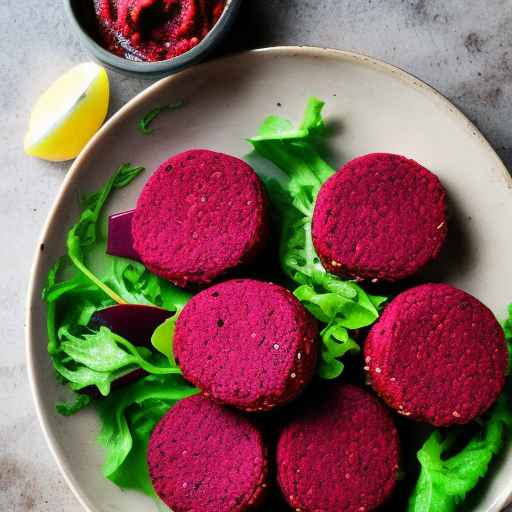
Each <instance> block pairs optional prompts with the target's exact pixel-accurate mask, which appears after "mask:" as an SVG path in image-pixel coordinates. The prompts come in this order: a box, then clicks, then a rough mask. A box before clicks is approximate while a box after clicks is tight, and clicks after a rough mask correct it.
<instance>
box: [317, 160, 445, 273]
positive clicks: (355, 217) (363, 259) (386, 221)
mask: <svg viewBox="0 0 512 512" xmlns="http://www.w3.org/2000/svg"><path fill="white" fill-rule="evenodd" d="M312 229H313V243H314V246H315V249H316V251H317V253H318V256H319V257H320V259H321V261H322V264H323V265H324V267H325V268H326V269H327V270H329V271H330V272H333V273H334V274H346V275H349V276H352V277H355V278H357V279H371V280H384V281H396V280H398V279H403V278H405V277H408V276H410V275H411V274H414V273H415V272H416V271H417V270H419V269H420V268H421V267H423V266H424V265H425V264H426V263H428V262H429V261H430V260H433V259H435V258H436V257H437V255H438V254H439V251H440V250H441V247H442V245H443V242H444V240H445V238H446V231H447V229H446V219H445V191H444V189H443V187H442V185H441V183H440V182H439V179H438V178H437V177H436V176H435V175H434V174H432V173H431V172H430V171H428V170H427V169H425V168H424V167H422V166H421V165H419V164H418V163H416V162H415V161H414V160H410V159H408V158H405V157H403V156H399V155H392V154H388V153H372V154H369V155H365V156H361V157H359V158H355V159H354V160H351V161H350V162H348V163H347V164H345V165H344V166H343V167H342V168H341V169H340V170H339V171H338V172H337V173H336V174H334V175H333V176H331V178H329V179H328V180H327V181H326V182H325V183H324V185H323V186H322V188H321V189H320V192H319V194H318V197H317V200H316V204H315V210H314V214H313V228H312Z"/></svg>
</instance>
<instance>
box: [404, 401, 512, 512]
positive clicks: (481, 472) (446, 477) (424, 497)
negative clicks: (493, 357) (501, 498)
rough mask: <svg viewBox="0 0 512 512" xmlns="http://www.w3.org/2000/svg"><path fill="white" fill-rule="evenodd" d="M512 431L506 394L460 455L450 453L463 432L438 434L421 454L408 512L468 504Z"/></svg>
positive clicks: (445, 510)
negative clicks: (471, 494)
mask: <svg viewBox="0 0 512 512" xmlns="http://www.w3.org/2000/svg"><path fill="white" fill-rule="evenodd" d="M511 427H512V414H511V413H510V405H509V403H508V399H507V397H506V395H505V394H503V395H502V396H501V397H500V398H499V399H498V401H497V402H496V404H495V405H494V407H493V409H492V410H491V411H490V412H489V413H488V414H487V416H486V417H484V418H483V419H482V422H481V426H480V430H479V432H478V433H477V434H476V435H475V436H474V437H472V438H471V439H470V441H469V442H468V443H467V444H466V445H465V446H464V447H463V448H462V449H461V450H459V451H458V452H457V453H455V454H454V455H451V456H446V453H447V452H449V450H450V449H451V448H452V447H453V446H454V445H455V444H456V443H457V441H458V439H459V436H461V435H462V432H463V431H462V430H461V429H459V430H451V431H449V432H448V433H447V434H446V433H444V432H442V431H440V430H435V431H434V432H433V433H432V434H431V435H430V437H429V438H428V439H427V440H426V442H425V444H424V445H423V446H422V448H421V449H420V450H419V452H418V455H417V456H418V461H419V463H420V465H421V471H420V476H419V478H418V481H417V483H416V487H415V488H414V491H413V493H412V495H411V497H410V499H409V504H408V507H407V510H408V512H452V511H454V510H456V509H457V507H458V506H459V505H460V504H461V503H462V502H463V501H464V499H465V497H466V495H467V494H468V493H469V491H471V490H472V489H473V488H474V487H475V486H476V484H477V483H478V481H479V480H480V479H481V478H483V477H484V476H485V475H486V473H487V471H488V468H489V464H490V462H491V460H492V458H493V457H494V455H496V454H497V453H498V452H499V451H500V449H501V448H502V446H503V440H504V437H505V434H506V432H507V431H509V430H510V428H511Z"/></svg>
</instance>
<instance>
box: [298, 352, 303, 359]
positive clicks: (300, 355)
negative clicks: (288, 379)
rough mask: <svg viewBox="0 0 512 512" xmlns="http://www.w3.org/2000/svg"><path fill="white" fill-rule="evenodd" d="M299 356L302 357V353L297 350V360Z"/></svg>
mask: <svg viewBox="0 0 512 512" xmlns="http://www.w3.org/2000/svg"><path fill="white" fill-rule="evenodd" d="M301 358H302V354H301V353H300V352H299V353H298V354H297V359H299V360H300V359H301Z"/></svg>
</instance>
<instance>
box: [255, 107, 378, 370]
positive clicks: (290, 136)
mask: <svg viewBox="0 0 512 512" xmlns="http://www.w3.org/2000/svg"><path fill="white" fill-rule="evenodd" d="M323 106H324V103H323V102H322V101H320V100H318V99H316V98H310V99H309V101H308V104H307V107H306V111H305V113H304V118H303V121H302V123H301V125H300V126H299V128H297V129H296V128H294V127H293V125H292V123H290V121H288V120H286V119H283V118H281V117H277V116H270V117H267V119H265V121H264V122H263V124H262V125H261V126H260V128H259V130H258V134H257V135H256V136H254V137H251V138H250V139H249V142H250V143H251V144H252V145H253V147H254V149H255V151H256V153H257V154H259V155H260V156H262V157H264V158H265V159H267V160H270V161H271V162H272V163H274V164H275V165H276V166H277V167H279V168H280V169H281V170H282V171H283V172H284V173H285V174H286V176H287V178H288V179H287V180H286V181H281V180H278V179H276V178H271V179H265V185H266V188H267V191H268V193H269V196H270V198H271V202H272V204H273V206H274V208H275V210H276V211H277V214H278V215H277V217H278V219H279V221H280V223H281V239H280V259H281V266H282V268H283V270H284V271H285V272H286V274H287V275H288V276H289V277H290V278H291V279H292V280H293V281H294V282H295V283H297V284H299V285H300V286H299V287H298V288H296V290H295V292H294V293H295V296H296V297H297V298H298V299H299V300H300V301H301V302H302V303H303V304H304V306H305V307H306V308H307V309H308V310H309V311H310V312H311V313H312V314H313V315H314V316H315V317H316V318H317V319H318V320H320V321H321V322H323V323H325V324H326V326H325V328H324V329H323V330H322V331H321V339H322V348H321V357H320V363H319V367H318V373H319V374H320V376H321V377H323V378H326V379H333V378H336V377H338V376H339V375H340V374H341V372H342V371H343V363H342V362H341V361H340V360H339V359H340V358H341V357H343V356H344V355H345V354H346V353H347V352H357V351H359V350H360V348H359V345H358V344H357V343H356V342H355V341H354V340H353V338H352V337H351V336H350V332H349V331H350V330H354V329H360V328H362V327H366V326H369V325H371V324H372V323H374V322H375V321H376V320H377V318H378V317H379V309H380V308H381V306H382V305H383V303H384V302H385V300H386V297H380V296H376V295H375V296H374V295H369V294H367V293H366V292H365V291H364V290H363V289H362V288H361V287H360V286H358V285H357V284H356V283H355V282H353V281H349V280H343V279H341V278H338V277H336V276H333V275H331V274H329V273H328V272H326V270H325V269H324V268H323V266H322V264H321V263H320V259H319V258H318V256H317V254H316V252H315V249H314V246H313V240H312V236H311V223H312V217H313V210H314V205H315V200H316V196H317V194H318V192H319V190H320V187H321V186H322V184H323V183H324V182H325V181H326V180H327V179H328V178H329V177H330V176H332V175H333V174H334V172H335V171H334V169H333V168H332V167H331V166H330V165H329V164H328V163H327V162H326V161H325V160H324V159H323V158H322V157H321V156H320V154H319V151H318V149H317V146H318V143H319V141H321V139H322V138H325V136H326V133H327V131H326V127H325V124H324V121H323V118H322V108H323Z"/></svg>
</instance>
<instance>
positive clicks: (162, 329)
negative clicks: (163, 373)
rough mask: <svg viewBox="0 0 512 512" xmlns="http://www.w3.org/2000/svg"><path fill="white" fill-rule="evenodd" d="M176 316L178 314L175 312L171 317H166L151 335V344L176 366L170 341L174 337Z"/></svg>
mask: <svg viewBox="0 0 512 512" xmlns="http://www.w3.org/2000/svg"><path fill="white" fill-rule="evenodd" d="M177 317H178V315H177V314H176V315H173V316H171V318H168V319H167V320H166V321H165V322H163V323H162V324H160V325H159V326H158V327H157V328H156V329H155V332H154V333H153V335H152V336H151V345H153V347H155V348H156V349H157V350H158V352H160V353H161V354H163V355H164V356H165V357H167V359H169V363H170V364H171V366H176V361H175V359H174V353H173V350H172V341H173V339H174V329H175V327H176V319H177ZM169 341H170V342H169Z"/></svg>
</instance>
